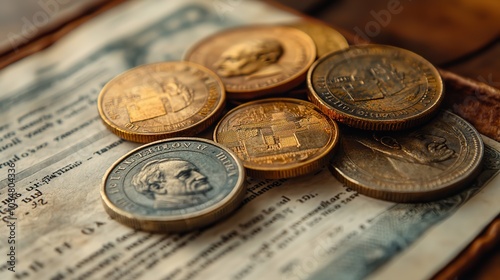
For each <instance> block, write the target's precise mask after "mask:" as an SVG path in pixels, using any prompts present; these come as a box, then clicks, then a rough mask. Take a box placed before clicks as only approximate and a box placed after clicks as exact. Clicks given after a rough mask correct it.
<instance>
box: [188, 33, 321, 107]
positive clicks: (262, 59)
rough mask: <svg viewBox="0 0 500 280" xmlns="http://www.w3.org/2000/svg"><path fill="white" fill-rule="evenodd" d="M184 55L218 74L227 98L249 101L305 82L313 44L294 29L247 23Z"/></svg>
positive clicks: (313, 55)
mask: <svg viewBox="0 0 500 280" xmlns="http://www.w3.org/2000/svg"><path fill="white" fill-rule="evenodd" d="M184 57H185V59H186V60H188V61H192V62H196V63H199V64H202V65H204V66H206V67H208V68H210V69H212V70H213V71H214V72H215V73H217V74H218V75H219V76H220V77H221V79H222V81H223V83H224V85H225V87H226V91H227V92H228V99H236V100H249V99H253V98H256V97H262V96H265V95H267V94H276V93H283V92H285V91H287V90H289V89H292V88H294V87H295V86H297V85H299V84H300V83H301V82H303V81H305V77H306V73H307V70H308V69H309V67H310V66H311V64H312V63H313V62H314V60H315V59H316V46H315V44H314V42H313V40H312V39H311V37H309V36H308V35H307V34H306V33H304V32H303V31H300V30H298V29H296V28H292V27H286V26H270V25H269V26H266V25H262V26H248V27H238V28H232V29H226V30H224V31H221V32H218V33H216V34H213V35H212V36H209V37H207V38H206V39H204V40H202V41H200V42H198V43H197V44H196V45H194V46H193V47H192V48H190V50H189V51H188V52H187V53H186V55H185V56H184Z"/></svg>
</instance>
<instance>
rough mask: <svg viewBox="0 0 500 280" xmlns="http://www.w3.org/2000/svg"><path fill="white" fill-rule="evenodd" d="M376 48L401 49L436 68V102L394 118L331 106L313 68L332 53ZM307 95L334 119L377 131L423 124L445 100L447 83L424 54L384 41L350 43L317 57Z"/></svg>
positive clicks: (352, 125)
mask: <svg viewBox="0 0 500 280" xmlns="http://www.w3.org/2000/svg"><path fill="white" fill-rule="evenodd" d="M377 48H383V49H388V50H394V51H398V52H400V53H402V54H403V55H404V56H408V57H411V58H413V59H416V60H418V61H421V62H423V63H424V64H427V66H428V67H429V69H430V70H431V71H432V72H433V74H434V76H435V77H436V84H437V86H438V89H437V90H436V95H439V97H438V98H437V99H436V100H435V101H434V102H433V103H430V104H431V105H430V106H428V107H427V108H426V110H423V111H420V112H418V113H414V114H412V115H411V116H407V117H405V118H397V119H396V118H392V119H383V120H380V119H372V118H368V117H364V116H358V115H352V114H349V113H347V112H344V111H340V110H338V109H336V108H334V107H332V106H330V105H329V104H328V103H327V102H326V101H325V100H323V99H322V98H321V97H320V96H319V94H318V93H317V92H316V91H315V90H314V85H313V83H312V76H313V72H314V71H315V70H316V68H317V67H318V65H320V64H321V63H323V62H325V61H326V60H328V59H330V58H331V57H333V56H339V55H341V54H342V53H348V52H350V51H353V50H356V49H377ZM306 81H307V89H308V90H307V96H308V99H309V100H310V101H311V102H312V103H314V104H316V105H317V106H318V107H319V108H320V109H321V110H322V111H323V112H324V113H325V114H327V115H328V116H329V117H331V118H332V119H334V120H336V121H338V122H340V123H342V124H345V125H348V126H351V127H355V128H359V129H364V130H377V131H395V130H404V129H408V128H412V127H416V126H418V125H420V124H423V123H425V122H427V121H428V120H430V119H431V118H433V117H434V116H435V115H436V114H437V112H438V111H439V106H440V105H441V103H442V102H443V100H444V95H445V88H444V83H443V79H442V77H441V74H440V73H439V70H438V69H437V68H436V67H435V66H434V65H433V64H432V63H430V62H429V61H428V60H426V59H425V58H423V57H422V56H420V55H418V54H416V53H414V52H412V51H409V50H406V49H403V48H399V47H394V46H389V45H381V44H365V45H355V46H350V47H349V48H347V49H343V50H338V51H333V52H330V53H328V54H325V55H324V56H322V57H320V58H319V59H318V60H316V61H315V62H314V63H313V65H311V67H310V68H309V70H308V72H307V78H306Z"/></svg>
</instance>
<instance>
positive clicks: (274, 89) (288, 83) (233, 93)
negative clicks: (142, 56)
mask: <svg viewBox="0 0 500 280" xmlns="http://www.w3.org/2000/svg"><path fill="white" fill-rule="evenodd" d="M259 28H260V29H271V28H272V29H276V28H281V29H285V30H290V31H291V32H292V33H296V34H297V35H298V36H299V37H303V38H302V39H303V40H301V41H302V42H307V43H305V44H304V48H305V49H309V50H310V51H311V52H312V54H311V57H310V58H309V60H308V61H307V63H306V65H304V66H303V67H302V69H301V70H300V71H298V72H297V73H296V74H294V75H292V76H291V77H290V78H288V79H285V80H283V81H280V82H279V83H276V84H273V85H270V86H266V87H261V88H258V89H251V90H228V89H226V91H227V93H228V99H235V100H250V99H253V98H259V97H263V96H265V95H266V94H270V93H283V92H285V91H287V90H290V89H292V88H294V87H296V86H298V85H300V83H301V82H302V81H304V80H305V79H306V76H307V71H308V70H309V69H310V67H311V65H312V64H313V63H314V61H315V60H316V57H317V51H316V47H317V46H316V43H315V42H314V40H313V39H312V38H311V36H309V34H307V33H306V32H304V31H302V30H300V29H298V28H294V27H289V26H285V25H270V24H260V25H252V26H238V27H232V28H226V29H223V30H220V31H218V32H216V33H214V34H211V35H209V36H207V37H205V38H203V39H201V40H199V41H198V42H197V43H195V44H194V45H192V46H191V47H190V48H188V50H187V51H186V53H185V54H184V55H183V60H184V61H191V60H190V59H191V56H192V55H193V54H194V53H196V50H197V49H198V48H200V47H202V46H203V45H206V44H207V42H209V41H210V40H212V39H213V38H215V37H219V36H224V35H225V34H228V33H235V32H236V33H237V32H241V31H242V30H254V29H259ZM262 32H266V30H263V31H262ZM193 62H194V61H193ZM194 63H198V62H194ZM212 71H213V70H212ZM214 72H215V71H214ZM221 80H223V79H222V78H221ZM224 86H225V84H224Z"/></svg>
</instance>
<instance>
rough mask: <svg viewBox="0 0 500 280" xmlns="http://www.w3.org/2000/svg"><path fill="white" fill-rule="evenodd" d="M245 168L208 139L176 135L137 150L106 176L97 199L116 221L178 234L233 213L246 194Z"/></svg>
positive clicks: (124, 158) (230, 152) (112, 167)
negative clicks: (100, 199) (100, 200)
mask: <svg viewBox="0 0 500 280" xmlns="http://www.w3.org/2000/svg"><path fill="white" fill-rule="evenodd" d="M245 179H246V177H245V169H244V167H243V165H242V164H241V161H240V160H239V159H238V158H237V157H236V155H235V154H234V153H233V152H232V151H230V150H229V149H227V148H225V147H223V146H221V145H220V144H217V143H215V142H213V141H211V140H207V139H201V138H191V137H177V138H170V139H166V140H160V141H156V142H153V143H149V144H146V145H143V146H141V147H138V148H137V149H135V150H133V151H131V152H129V153H128V154H126V155H124V156H123V157H122V158H120V159H119V160H117V161H116V162H115V163H114V164H113V165H112V166H111V167H110V168H109V169H108V171H107V172H106V174H105V176H104V178H103V182H102V185H101V198H102V201H103V205H104V208H105V210H106V212H107V213H108V214H109V215H110V216H111V217H112V218H113V219H115V220H117V221H118V222H120V223H122V224H124V225H127V226H129V227H132V228H136V229H140V230H144V231H152V232H182V231H188V230H194V229H198V228H201V227H205V226H207V225H210V224H212V223H214V222H216V221H218V220H220V219H222V218H224V217H226V216H228V215H229V214H230V213H231V212H233V211H234V210H235V209H236V208H237V207H238V206H239V205H240V203H241V201H242V200H243V197H244V196H245V192H246V187H245V182H246V180H245Z"/></svg>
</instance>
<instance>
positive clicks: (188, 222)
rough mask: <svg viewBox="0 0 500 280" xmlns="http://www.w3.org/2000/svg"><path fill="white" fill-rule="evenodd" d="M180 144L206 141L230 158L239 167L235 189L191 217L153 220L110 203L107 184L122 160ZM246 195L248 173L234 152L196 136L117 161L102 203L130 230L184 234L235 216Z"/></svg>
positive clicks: (171, 139) (193, 213)
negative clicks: (229, 216)
mask: <svg viewBox="0 0 500 280" xmlns="http://www.w3.org/2000/svg"><path fill="white" fill-rule="evenodd" d="M178 141H193V142H196V141H198V142H204V143H207V144H209V145H213V146H215V147H217V148H219V149H221V150H223V151H225V152H226V153H228V155H230V156H231V157H232V158H233V159H234V161H235V162H236V164H237V168H238V172H239V174H240V176H239V178H238V179H237V180H236V181H235V183H234V187H233V189H232V190H231V191H230V192H229V193H228V194H227V195H226V196H225V197H224V198H223V199H222V200H221V201H219V202H217V203H216V204H214V205H211V206H209V207H207V208H204V209H202V210H200V211H195V212H192V213H189V214H181V215H172V216H165V217H151V216H144V215H135V214H133V213H131V212H128V211H126V210H123V209H121V208H120V207H118V206H117V205H115V204H114V203H112V202H111V200H110V199H109V197H108V196H107V194H106V181H107V179H108V177H109V175H110V173H111V172H112V171H113V169H114V168H115V167H116V166H118V165H119V164H120V163H121V162H122V161H123V160H125V159H127V158H128V157H130V156H131V155H133V154H135V153H136V152H138V151H140V150H143V149H146V148H147V147H150V146H154V145H157V144H161V143H167V142H178ZM245 193H246V171H245V168H244V167H243V164H242V162H241V160H240V159H239V158H238V157H237V156H236V155H235V154H234V152H233V151H231V149H228V148H226V147H224V146H223V145H221V144H219V143H216V142H215V141H212V140H208V139H204V138H197V137H175V138H169V139H163V140H159V141H155V142H151V143H148V144H145V145H142V146H140V147H137V148H135V149H133V150H131V151H130V152H128V153H126V154H125V155H123V156H121V157H120V158H119V159H117V160H116V161H115V162H114V163H113V164H112V165H111V166H110V167H109V168H108V170H107V171H106V173H105V174H104V176H103V178H102V181H101V190H100V194H101V201H102V203H103V206H104V209H105V211H106V212H107V213H108V214H109V215H110V216H111V217H112V218H113V219H116V220H117V221H118V222H120V223H122V224H125V225H127V226H129V227H132V228H135V229H140V230H144V231H150V232H184V231H188V230H193V229H198V228H202V227H205V226H208V225H210V224H212V223H215V222H216V221H218V220H221V219H223V218H225V217H226V216H228V215H229V214H230V213H232V212H233V211H234V210H236V208H238V207H239V206H240V204H241V202H242V201H243V198H244V196H245Z"/></svg>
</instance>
